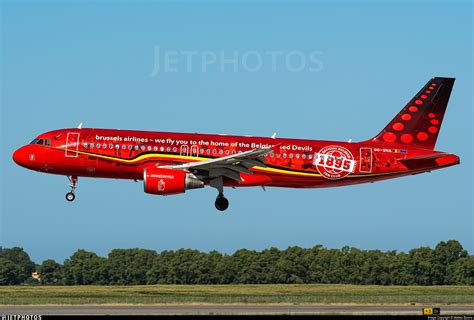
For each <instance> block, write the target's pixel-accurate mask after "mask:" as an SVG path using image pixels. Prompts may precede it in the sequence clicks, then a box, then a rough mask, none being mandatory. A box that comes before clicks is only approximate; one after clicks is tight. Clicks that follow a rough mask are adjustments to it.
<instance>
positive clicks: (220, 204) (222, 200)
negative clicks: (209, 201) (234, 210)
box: [214, 193, 229, 211]
mask: <svg viewBox="0 0 474 320" xmlns="http://www.w3.org/2000/svg"><path fill="white" fill-rule="evenodd" d="M214 205H215V206H216V209H217V210H219V211H224V210H225V209H227V208H228V207H229V200H227V198H226V197H224V194H223V193H219V195H218V196H217V198H216V202H215V203H214Z"/></svg>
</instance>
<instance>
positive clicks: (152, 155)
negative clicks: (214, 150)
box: [54, 147, 416, 178]
mask: <svg viewBox="0 0 474 320" xmlns="http://www.w3.org/2000/svg"><path fill="white" fill-rule="evenodd" d="M54 149H58V150H62V151H66V149H65V148H61V147H54ZM68 151H69V152H76V151H75V150H74V151H71V150H68ZM77 153H80V154H84V155H88V156H93V157H97V158H101V159H106V160H111V161H119V162H122V163H128V164H133V163H137V162H140V161H142V160H145V159H149V158H165V159H180V160H191V161H192V162H200V161H207V160H211V159H213V158H205V157H195V156H182V155H175V154H166V153H147V154H143V155H140V156H138V157H136V158H134V159H122V158H118V157H113V156H106V155H102V154H96V153H90V152H86V151H79V150H78V151H77ZM251 169H253V170H259V171H266V172H273V173H281V174H291V175H297V176H303V177H321V174H319V173H312V172H295V171H291V170H286V169H276V168H269V167H259V166H255V167H252V168H251ZM408 171H409V170H407V171H401V172H382V173H369V174H358V175H352V174H349V175H348V176H346V177H345V178H364V177H372V176H381V175H389V174H395V173H406V172H408ZM414 171H416V170H414Z"/></svg>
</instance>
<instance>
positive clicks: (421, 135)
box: [416, 131, 428, 141]
mask: <svg viewBox="0 0 474 320" xmlns="http://www.w3.org/2000/svg"><path fill="white" fill-rule="evenodd" d="M416 137H417V138H418V140H420V141H425V140H426V139H428V134H427V133H426V132H423V131H421V132H418V134H417V135H416Z"/></svg>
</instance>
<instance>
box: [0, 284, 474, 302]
mask: <svg viewBox="0 0 474 320" xmlns="http://www.w3.org/2000/svg"><path fill="white" fill-rule="evenodd" d="M171 303H176V304H187V303H197V304H209V303H210V304H215V303H217V304H219V303H221V304H224V303H244V304H245V303H255V304H261V303H273V304H278V303H285V304H311V303H314V304H332V303H344V304H351V303H357V304H414V305H415V304H439V305H447V304H464V305H465V304H472V305H474V286H356V285H153V286H151V285H150V286H3V287H0V304H3V305H20V304H171Z"/></svg>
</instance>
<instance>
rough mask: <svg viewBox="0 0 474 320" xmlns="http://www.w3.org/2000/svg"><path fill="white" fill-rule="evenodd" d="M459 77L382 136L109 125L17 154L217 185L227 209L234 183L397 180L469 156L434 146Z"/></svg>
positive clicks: (53, 167) (436, 88) (48, 168)
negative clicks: (309, 136)
mask: <svg viewBox="0 0 474 320" xmlns="http://www.w3.org/2000/svg"><path fill="white" fill-rule="evenodd" d="M453 84H454V79H452V78H433V79H431V80H430V81H429V82H428V83H427V84H426V85H425V86H424V87H423V88H422V89H421V90H420V92H419V93H418V94H416V95H415V96H414V97H413V99H411V100H410V102H409V103H408V104H407V105H406V106H405V107H404V108H403V109H402V110H401V111H400V112H399V113H398V114H397V115H396V116H395V117H394V118H393V120H392V121H391V122H390V123H389V124H388V125H387V126H386V127H385V128H384V129H383V130H382V131H381V132H380V133H379V134H378V135H376V136H375V137H374V138H373V139H370V140H368V141H363V142H358V143H351V142H333V141H319V140H301V139H283V138H275V137H271V138H264V137H242V136H228V135H211V134H186V133H167V132H147V131H129V130H109V129H82V128H76V129H62V130H55V131H50V132H47V133H44V134H41V135H40V136H38V137H37V138H36V139H35V140H33V142H32V143H31V144H29V145H26V146H24V147H21V148H20V149H18V150H17V151H16V152H15V153H14V155H13V159H14V161H15V162H16V163H18V164H19V165H21V166H24V167H26V168H28V169H32V170H36V171H41V172H46V173H53V174H60V175H66V176H69V177H71V188H72V190H71V192H69V193H68V194H67V195H66V198H67V199H68V200H69V201H72V200H74V198H75V196H74V190H75V188H76V184H77V177H79V176H82V177H96V178H121V179H134V180H144V190H145V192H147V193H151V194H159V195H171V194H177V193H183V192H185V190H187V189H196V188H201V187H204V186H205V185H210V186H212V187H214V188H216V189H218V191H219V195H218V197H217V199H216V208H217V209H219V210H225V209H226V208H227V206H228V201H227V199H226V198H225V197H224V195H223V188H224V187H225V186H231V187H243V186H262V187H265V186H268V187H291V188H318V187H334V186H343V185H350V184H357V183H365V182H373V181H378V180H384V179H391V178H397V177H401V176H406V175H412V174H417V173H422V172H428V171H431V170H436V169H441V168H444V167H448V166H452V165H455V164H459V157H458V156H456V155H454V154H449V153H444V152H438V151H434V147H435V143H436V140H437V137H438V134H439V129H440V127H441V124H442V121H443V117H444V113H445V111H446V107H447V104H448V100H449V96H450V94H451V90H452V87H453Z"/></svg>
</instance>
